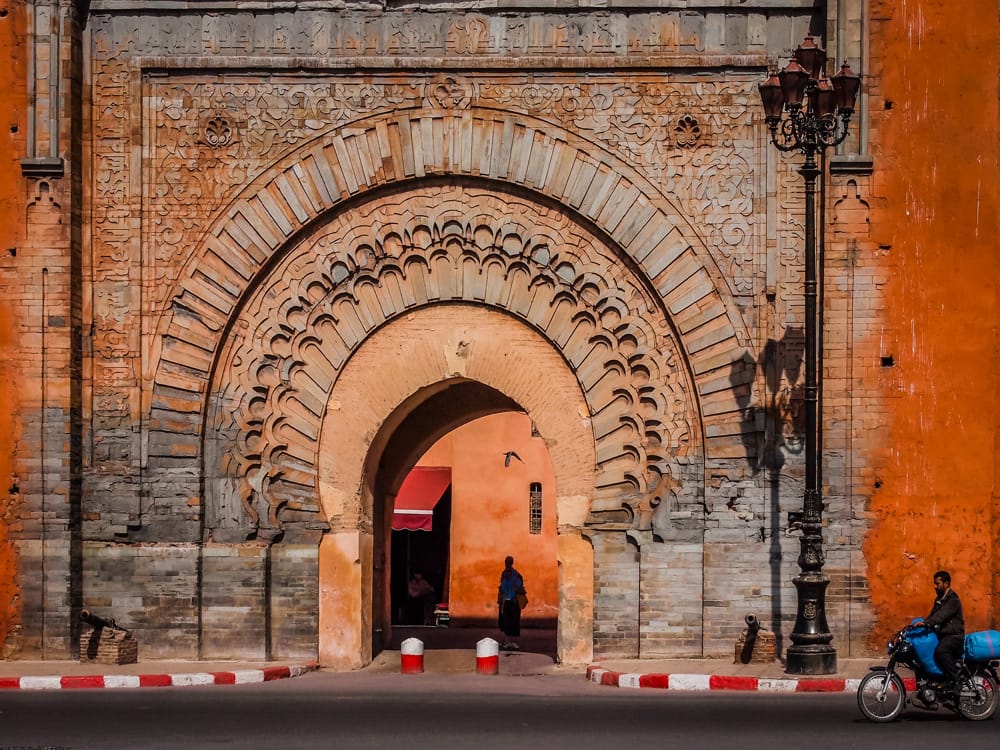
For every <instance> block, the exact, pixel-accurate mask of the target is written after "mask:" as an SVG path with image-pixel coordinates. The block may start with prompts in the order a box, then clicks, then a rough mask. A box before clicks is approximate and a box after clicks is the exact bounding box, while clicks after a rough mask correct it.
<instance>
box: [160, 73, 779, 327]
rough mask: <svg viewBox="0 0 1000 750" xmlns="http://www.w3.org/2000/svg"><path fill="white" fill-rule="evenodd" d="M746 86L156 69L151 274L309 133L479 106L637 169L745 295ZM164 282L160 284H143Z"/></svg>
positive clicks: (749, 231)
mask: <svg viewBox="0 0 1000 750" xmlns="http://www.w3.org/2000/svg"><path fill="white" fill-rule="evenodd" d="M505 79H506V80H505ZM751 93H753V92H752V85H751V83H749V82H747V81H736V82H718V81H716V82H712V83H694V82H685V81H670V82H667V81H664V80H663V79H662V78H660V79H648V78H647V79H640V80H635V81H631V82H629V83H621V82H610V81H609V82H601V81H599V80H597V81H590V82H569V83H566V82H545V81H543V80H540V79H538V77H535V79H533V80H531V81H528V80H526V79H525V78H524V77H503V76H494V77H491V78H490V79H489V80H478V79H476V78H473V77H469V76H464V75H458V74H439V75H437V76H431V77H420V76H416V77H408V78H400V77H366V80H365V81H364V82H360V81H357V80H352V79H339V80H338V79H327V80H325V81H322V82H315V81H312V82H310V83H302V82H298V81H294V80H289V81H285V82H276V81H274V80H273V79H272V80H271V81H269V82H254V83H211V84H208V83H203V82H199V81H197V80H190V79H176V78H171V79H168V81H167V82H165V83H161V82H160V81H159V79H152V80H151V82H150V89H149V96H148V100H147V101H148V102H150V103H155V111H154V112H153V113H152V114H153V118H152V125H151V127H152V132H151V134H150V138H151V141H152V145H153V150H152V152H153V154H155V156H154V159H153V163H152V167H153V169H152V171H151V173H150V175H149V183H148V184H149V198H148V200H149V210H150V213H151V214H152V215H153V217H154V219H153V222H152V224H151V236H150V237H149V244H150V247H151V248H152V249H153V253H154V255H153V258H151V259H150V260H151V262H153V263H155V264H156V265H157V266H158V270H157V272H156V275H155V277H156V278H157V279H161V280H170V278H171V277H170V274H171V269H176V268H178V267H179V266H180V265H182V264H183V262H184V261H185V260H186V258H185V257H184V253H185V252H187V249H188V248H190V247H192V246H193V245H194V244H195V243H196V240H197V236H198V234H199V232H201V231H203V227H204V224H205V221H206V219H207V217H208V216H209V215H211V213H212V212H213V211H214V210H215V209H217V208H218V207H219V206H220V205H222V204H223V203H224V202H225V201H226V200H231V199H232V196H233V195H234V194H235V193H236V192H237V191H238V190H239V189H240V188H241V187H242V186H243V185H245V184H246V182H247V181H249V180H252V179H253V178H255V177H256V176H258V175H259V174H260V173H261V172H262V171H263V170H265V169H266V168H267V167H268V166H269V165H271V164H273V163H274V162H275V161H277V160H278V159H280V158H281V157H282V156H284V155H286V154H288V153H290V152H291V151H292V150H294V149H295V148H297V147H299V146H300V145H302V144H303V143H305V142H306V141H308V140H310V139H314V138H317V137H320V136H322V135H324V134H326V133H329V132H331V131H332V130H334V129H336V128H338V127H342V126H343V125H345V124H346V123H350V122H352V121H354V120H357V119H358V118H361V117H364V116H368V115H371V114H374V113H379V112H390V111H399V110H401V109H411V108H413V107H421V106H423V107H430V108H432V109H447V110H450V111H454V110H462V109H466V108H469V107H470V106H472V105H478V106H486V107H491V108H497V109H500V110H503V111H513V112H523V113H525V114H528V115H531V116H534V117H540V118H543V119H547V120H552V121H554V122H555V123H557V124H558V125H559V126H560V127H561V128H564V129H566V130H567V131H568V132H574V133H579V134H581V136H583V137H587V138H590V139H592V140H594V141H596V142H598V143H600V144H601V145H602V146H603V147H605V148H606V149H607V150H608V151H609V152H610V153H613V154H615V155H617V156H619V157H620V158H622V159H623V160H625V161H626V162H627V163H628V164H630V165H632V166H634V167H636V168H638V169H640V170H641V171H642V172H643V173H644V174H645V175H646V176H647V177H648V178H649V179H650V180H652V181H653V182H654V184H657V185H658V186H659V187H660V188H661V190H662V191H663V193H664V194H665V195H666V196H668V197H669V199H670V200H672V201H674V202H675V203H676V204H677V205H678V206H679V207H681V208H682V210H683V212H684V213H685V214H686V215H688V216H690V217H692V223H693V224H695V226H696V227H697V229H698V231H699V233H700V234H702V236H703V237H704V238H705V240H706V242H707V244H708V246H709V249H710V252H712V253H713V254H714V255H715V256H716V259H717V262H719V264H720V267H721V268H722V270H723V272H724V276H725V277H726V279H727V280H728V282H729V284H730V285H731V290H732V292H733V294H736V295H746V294H748V293H750V292H751V291H752V289H753V279H754V271H755V269H754V266H753V259H754V257H755V253H756V252H757V245H758V244H759V240H758V239H757V237H756V233H755V232H754V226H753V222H754V215H753V210H754V205H753V186H754V181H755V179H756V177H755V175H754V170H753V168H752V164H751V159H750V157H749V154H752V153H753V149H752V145H753V137H754V129H753V127H752V123H751V117H750V114H749V112H748V108H747V101H748V97H749V96H750V94H751ZM753 95H754V96H756V94H755V93H753ZM165 288H167V287H166V286H165V285H163V284H157V286H156V287H154V288H153V290H152V291H154V292H155V291H156V290H161V291H162V290H163V289H165ZM159 303H160V304H161V305H162V303H163V299H162V297H161V298H160V299H159ZM161 309H162V308H161Z"/></svg>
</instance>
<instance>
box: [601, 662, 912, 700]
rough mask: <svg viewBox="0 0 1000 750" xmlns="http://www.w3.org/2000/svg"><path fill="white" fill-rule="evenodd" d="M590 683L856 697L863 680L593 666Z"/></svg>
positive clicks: (908, 686) (692, 689) (665, 688)
mask: <svg viewBox="0 0 1000 750" xmlns="http://www.w3.org/2000/svg"><path fill="white" fill-rule="evenodd" d="M587 679H588V680H590V681H591V682H593V683H596V684H598V685H610V686H612V687H623V688H659V689H661V690H687V691H697V690H749V691H759V692H766V693H856V692H857V690H858V685H859V684H860V682H861V680H853V679H826V678H822V677H807V678H805V679H794V678H793V679H784V678H770V677H745V676H726V675H714V674H712V675H709V674H639V673H637V672H613V671H611V670H610V669H603V668H602V667H599V666H596V665H591V666H589V667H587ZM903 683H904V684H905V686H906V689H907V690H915V689H916V680H913V679H907V680H903Z"/></svg>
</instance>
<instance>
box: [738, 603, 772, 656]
mask: <svg viewBox="0 0 1000 750" xmlns="http://www.w3.org/2000/svg"><path fill="white" fill-rule="evenodd" d="M743 622H745V623H746V624H747V627H746V630H744V631H743V633H742V634H741V635H740V637H739V640H737V641H736V658H735V660H734V662H736V663H740V664H750V663H751V662H752V663H755V664H763V663H768V662H772V661H774V659H775V646H776V644H775V638H774V633H771V632H769V631H767V630H764V629H763V628H761V626H760V620H758V619H757V615H755V614H754V613H753V612H750V613H749V614H747V616H746V617H744V618H743Z"/></svg>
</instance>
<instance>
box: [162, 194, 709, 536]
mask: <svg viewBox="0 0 1000 750" xmlns="http://www.w3.org/2000/svg"><path fill="white" fill-rule="evenodd" d="M376 289H377V290H378V291H377V292H376ZM455 300H467V301H478V302H481V303H482V304H486V305H489V306H493V307H497V308H500V309H504V310H507V311H508V312H510V313H511V314H513V315H515V316H516V317H518V318H520V319H522V320H524V321H525V323H527V324H528V325H531V326H533V327H535V328H536V329H538V330H539V331H541V332H542V333H543V334H544V335H545V336H546V337H547V338H549V340H551V341H552V342H553V345H555V346H558V347H559V348H560V349H561V350H562V351H563V353H564V356H566V358H567V360H568V361H569V363H570V364H571V366H572V367H573V368H574V369H575V370H576V373H577V377H578V378H579V379H580V381H581V385H582V386H583V388H584V391H585V395H586V398H587V400H588V403H589V404H590V408H591V412H592V420H593V425H594V432H595V439H596V440H597V443H598V455H599V456H600V457H601V458H600V463H599V480H598V488H597V489H598V498H597V500H596V501H595V504H594V510H595V512H594V514H592V517H593V522H595V523H602V524H606V523H607V519H606V518H603V515H602V514H607V513H608V512H609V511H610V512H611V513H612V518H613V521H612V523H613V524H615V525H618V526H620V527H622V528H646V529H648V528H653V527H654V523H662V524H664V525H665V526H668V525H669V523H670V515H669V514H662V513H661V514H658V515H657V507H658V506H659V505H660V504H661V502H666V504H667V505H668V506H669V505H671V504H672V505H673V506H674V507H673V512H674V516H675V520H676V516H677V513H678V511H679V510H687V511H688V514H687V516H686V517H687V518H690V517H691V513H690V511H691V509H692V508H693V507H698V501H697V498H698V496H699V494H700V491H699V487H698V482H697V481H694V480H695V476H696V475H697V472H694V476H692V475H691V470H690V466H691V463H692V459H693V460H694V461H693V462H694V463H695V464H697V463H698V461H697V457H698V454H699V452H700V448H699V447H698V446H699V445H700V440H699V437H698V428H697V426H696V425H697V421H696V420H695V414H696V410H695V407H694V405H693V403H692V401H691V390H690V385H689V384H688V382H687V378H686V375H685V374H684V372H683V369H682V367H681V358H680V356H679V353H678V351H677V343H676V341H675V339H674V337H673V334H672V332H671V330H670V326H669V325H668V323H667V320H666V318H665V317H664V315H663V313H662V311H661V310H659V308H658V306H657V305H656V304H655V302H654V300H653V299H652V298H651V297H650V296H649V294H648V293H647V292H646V291H645V290H643V288H642V286H641V285H639V284H637V283H636V281H635V279H634V278H632V276H631V274H630V273H629V272H628V271H627V270H626V269H625V268H624V267H623V266H622V265H621V264H620V263H619V262H618V261H617V260H616V258H615V257H614V256H613V255H612V254H611V253H610V252H609V251H608V249H607V248H605V247H603V246H601V245H600V243H598V242H597V241H596V239H595V238H594V237H592V236H590V235H589V234H587V233H586V232H584V231H582V230H581V229H580V228H579V227H578V226H576V225H574V224H573V223H572V222H571V221H570V220H569V218H568V217H567V216H566V215H565V214H563V213H562V212H560V211H558V210H555V209H551V210H550V209H543V208H540V207H539V206H537V205H533V204H530V203H526V202H523V201H518V200H516V199H513V198H509V197H504V196H501V195H498V194H496V193H487V192H482V191H475V190H468V189H462V188H455V187H450V188H434V189H425V190H422V191H420V192H419V193H415V194H407V195H404V196H403V197H392V198H384V199H380V200H377V201H374V202H373V203H372V204H367V205H365V206H363V207H361V208H358V209H355V210H352V211H350V212H347V213H345V214H343V215H341V216H338V217H337V219H335V220H334V221H332V222H331V223H330V225H329V226H325V227H323V228H322V229H321V230H320V231H318V232H317V233H316V234H315V235H314V236H312V237H310V238H308V239H306V240H304V241H303V242H301V243H300V244H298V245H297V246H296V247H295V248H294V249H293V250H292V251H291V252H290V253H288V255H287V256H285V257H284V258H283V259H282V262H281V263H280V264H278V265H277V266H276V267H275V268H274V270H273V271H272V272H271V273H269V274H268V277H267V278H266V279H263V280H262V282H261V284H260V285H259V287H258V288H257V289H256V290H255V292H254V294H253V295H252V296H251V298H250V299H249V300H248V303H247V305H246V307H245V308H244V310H243V312H242V313H241V316H240V320H239V324H238V325H237V326H236V327H235V328H234V331H233V332H232V333H231V335H230V336H229V337H228V338H227V346H226V349H225V351H224V352H223V353H222V355H221V363H220V367H219V368H218V370H217V375H216V380H215V383H214V385H213V388H212V392H213V394H214V395H213V396H212V399H211V404H212V408H211V410H210V412H209V415H208V420H209V421H208V425H207V433H206V460H207V461H211V462H217V463H216V464H215V465H212V466H206V476H207V477H210V478H213V479H214V481H212V482H211V484H210V489H209V498H208V503H209V508H208V512H209V520H208V525H209V527H210V528H211V529H213V531H214V532H215V533H216V535H217V536H219V537H225V536H226V535H227V534H232V533H233V532H237V533H238V534H239V535H241V536H242V537H243V538H245V537H246V536H247V535H250V536H256V537H258V538H260V537H263V538H274V537H275V536H277V535H279V534H281V533H283V532H284V530H285V526H286V523H287V522H288V521H291V522H292V525H293V526H299V527H300V528H299V530H298V532H297V533H302V531H301V526H302V524H306V525H310V524H311V526H310V527H311V528H316V525H317V523H320V524H321V523H322V520H323V519H321V518H320V517H318V516H317V512H318V510H319V509H318V507H317V504H316V484H315V481H316V473H315V467H316V460H317V448H318V446H317V444H316V442H315V438H316V436H317V435H318V434H319V424H320V421H321V419H322V417H323V411H324V408H325V404H326V399H327V394H328V393H329V391H330V389H331V388H332V386H333V383H334V381H335V380H336V377H337V372H338V371H339V369H340V367H341V366H342V365H343V363H344V362H345V361H346V359H347V358H348V357H349V355H350V353H351V351H352V350H353V349H354V348H355V347H357V346H358V345H360V343H361V342H362V341H363V340H364V338H365V336H366V335H367V334H368V333H371V332H372V331H373V330H374V329H375V328H377V327H378V326H380V325H381V324H382V323H383V322H385V321H387V320H390V319H392V318H393V317H395V316H396V315H399V314H402V313H403V312H405V311H406V310H407V309H412V308H415V307H419V306H422V305H426V304H431V303H434V302H446V301H455ZM167 345H168V346H169V345H170V344H169V343H168V344H167ZM681 506H684V507H683V508H682V507H681ZM654 515H655V516H656V519H654ZM658 531H659V532H660V533H663V534H667V533H669V529H667V528H663V529H658Z"/></svg>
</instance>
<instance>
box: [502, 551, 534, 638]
mask: <svg viewBox="0 0 1000 750" xmlns="http://www.w3.org/2000/svg"><path fill="white" fill-rule="evenodd" d="M503 565H504V567H503V572H502V573H501V574H500V586H499V588H498V589H497V607H499V610H500V611H499V625H500V632H501V633H503V634H504V636H505V639H504V642H503V645H502V646H501V647H500V648H504V649H518V648H520V646H518V645H517V641H515V640H512V639H514V638H519V637H520V636H521V607H522V606H523V605H522V602H525V603H527V595H526V593H525V590H524V578H522V577H521V574H520V573H518V572H517V570H516V569H515V568H514V558H513V557H511V556H510V555H507V557H506V558H504V561H503Z"/></svg>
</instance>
